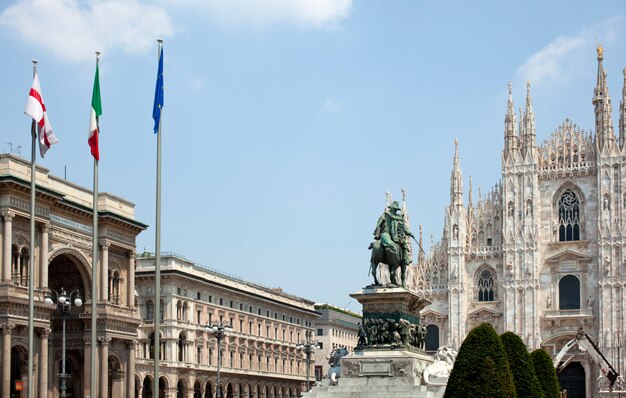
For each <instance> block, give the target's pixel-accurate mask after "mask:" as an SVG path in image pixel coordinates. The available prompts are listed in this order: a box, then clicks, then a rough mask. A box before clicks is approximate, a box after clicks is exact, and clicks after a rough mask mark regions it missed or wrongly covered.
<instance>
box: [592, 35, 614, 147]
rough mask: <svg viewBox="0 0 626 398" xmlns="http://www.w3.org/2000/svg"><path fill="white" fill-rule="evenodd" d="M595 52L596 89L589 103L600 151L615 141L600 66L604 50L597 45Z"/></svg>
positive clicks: (610, 111)
mask: <svg viewBox="0 0 626 398" xmlns="http://www.w3.org/2000/svg"><path fill="white" fill-rule="evenodd" d="M596 51H597V53H598V77H597V82H596V87H595V88H594V89H593V99H592V100H591V103H592V104H593V105H594V109H595V115H596V140H597V141H598V147H599V148H600V150H602V148H604V147H605V146H606V145H607V144H608V143H609V142H611V141H614V140H615V133H614V131H613V121H612V118H611V115H612V113H613V110H612V107H611V97H610V96H609V88H608V87H607V85H606V72H605V71H604V67H603V66H602V60H603V59H604V49H603V48H602V46H601V45H599V44H598V46H597V48H596Z"/></svg>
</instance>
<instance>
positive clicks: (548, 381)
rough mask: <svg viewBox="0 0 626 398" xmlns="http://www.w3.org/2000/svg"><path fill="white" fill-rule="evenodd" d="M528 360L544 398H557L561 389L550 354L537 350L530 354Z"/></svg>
mask: <svg viewBox="0 0 626 398" xmlns="http://www.w3.org/2000/svg"><path fill="white" fill-rule="evenodd" d="M530 358H531V359H532V361H533V367H534V369H535V374H536V375H537V379H538V380H539V385H540V386H541V389H542V390H543V394H544V396H545V398H559V396H560V392H559V391H560V390H561V388H560V386H559V379H558V377H557V375H556V369H555V368H554V365H553V364H552V359H551V358H550V354H548V353H547V352H545V351H544V350H542V349H541V348H539V349H536V350H535V351H533V352H531V353H530Z"/></svg>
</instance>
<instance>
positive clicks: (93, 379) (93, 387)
mask: <svg viewBox="0 0 626 398" xmlns="http://www.w3.org/2000/svg"><path fill="white" fill-rule="evenodd" d="M99 63H100V52H99V51H96V70H97V68H98V64H99ZM96 126H97V127H98V132H97V133H96V134H100V125H99V123H98V117H97V116H96ZM91 259H92V260H91V262H92V266H91V363H90V367H91V369H90V370H91V376H90V381H89V383H90V386H89V390H90V393H91V398H95V397H97V396H98V384H97V383H98V373H97V372H96V363H97V358H96V356H97V354H98V350H97V348H98V344H97V343H98V341H97V337H96V336H97V333H96V332H97V330H96V329H97V326H98V322H97V314H98V305H97V304H98V303H97V301H98V284H97V279H98V272H97V270H98V160H97V159H96V158H95V157H94V158H93V237H92V253H91Z"/></svg>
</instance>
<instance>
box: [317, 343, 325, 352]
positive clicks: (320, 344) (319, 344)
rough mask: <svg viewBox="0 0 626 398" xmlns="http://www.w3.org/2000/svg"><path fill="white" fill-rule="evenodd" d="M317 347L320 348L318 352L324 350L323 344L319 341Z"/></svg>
mask: <svg viewBox="0 0 626 398" xmlns="http://www.w3.org/2000/svg"><path fill="white" fill-rule="evenodd" d="M317 346H318V347H319V348H320V350H323V349H324V343H322V342H321V341H319V342H318V343H317Z"/></svg>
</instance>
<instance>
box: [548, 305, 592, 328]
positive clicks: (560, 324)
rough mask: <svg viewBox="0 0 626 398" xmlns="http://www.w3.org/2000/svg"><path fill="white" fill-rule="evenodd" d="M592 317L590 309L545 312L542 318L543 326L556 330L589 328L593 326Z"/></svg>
mask: <svg viewBox="0 0 626 398" xmlns="http://www.w3.org/2000/svg"><path fill="white" fill-rule="evenodd" d="M593 320H594V315H593V310H592V309H591V308H581V309H575V310H546V311H545V313H544V316H543V321H544V324H545V325H546V326H548V327H551V328H553V329H556V330H555V331H557V330H559V329H561V328H566V329H567V328H571V327H589V326H592V325H593Z"/></svg>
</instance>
